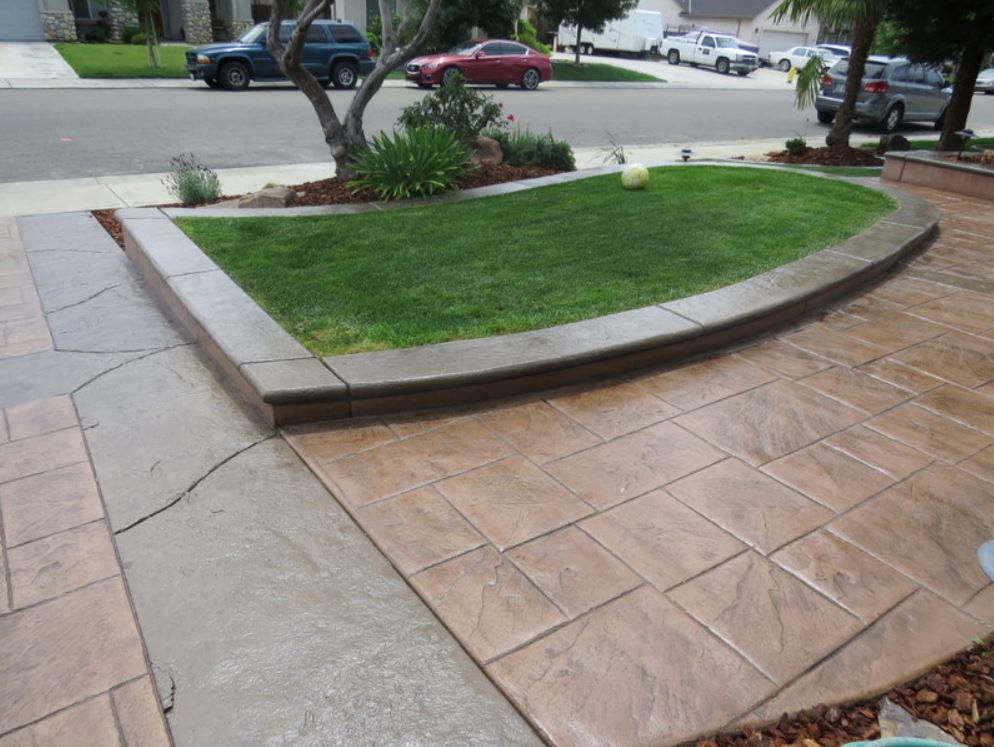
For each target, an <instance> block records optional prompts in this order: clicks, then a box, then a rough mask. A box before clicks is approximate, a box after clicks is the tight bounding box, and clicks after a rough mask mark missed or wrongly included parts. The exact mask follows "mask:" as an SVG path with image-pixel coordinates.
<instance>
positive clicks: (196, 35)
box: [183, 0, 214, 44]
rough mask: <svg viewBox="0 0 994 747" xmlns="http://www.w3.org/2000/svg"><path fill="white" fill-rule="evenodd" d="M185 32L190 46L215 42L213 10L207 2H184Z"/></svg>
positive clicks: (188, 0)
mask: <svg viewBox="0 0 994 747" xmlns="http://www.w3.org/2000/svg"><path fill="white" fill-rule="evenodd" d="M183 32H184V34H185V41H186V42H188V43H189V44H210V43H211V42H212V41H214V30H213V27H212V25H211V9H210V6H209V5H208V4H207V2H206V0H183Z"/></svg>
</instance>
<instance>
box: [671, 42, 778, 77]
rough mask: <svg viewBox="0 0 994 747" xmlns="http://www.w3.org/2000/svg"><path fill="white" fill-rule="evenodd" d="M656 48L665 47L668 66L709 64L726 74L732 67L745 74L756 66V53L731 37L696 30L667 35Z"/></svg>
mask: <svg viewBox="0 0 994 747" xmlns="http://www.w3.org/2000/svg"><path fill="white" fill-rule="evenodd" d="M660 50H666V51H665V54H666V60H667V61H668V62H669V63H670V64H671V65H679V64H680V63H681V62H689V63H690V64H691V65H695V66H696V65H706V66H707V67H713V68H714V69H715V70H717V71H718V72H719V73H722V74H723V75H728V73H730V72H731V71H732V70H734V71H735V72H737V73H738V74H739V75H748V74H749V73H751V72H752V71H753V70H755V69H756V68H758V67H759V55H757V54H756V53H755V52H753V51H750V50H748V49H743V48H742V47H741V46H739V43H738V41H737V40H736V39H735V37H734V36H728V35H725V34H714V33H710V32H696V33H693V34H688V35H686V36H669V37H667V38H666V39H664V40H663V46H662V47H660Z"/></svg>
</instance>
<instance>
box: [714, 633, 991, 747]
mask: <svg viewBox="0 0 994 747" xmlns="http://www.w3.org/2000/svg"><path fill="white" fill-rule="evenodd" d="M887 697H888V698H890V699H891V700H892V701H893V702H894V703H897V704H898V705H899V706H901V707H902V708H904V709H905V710H906V711H908V713H910V714H911V715H912V716H914V717H916V718H919V719H923V720H925V721H929V722H931V723H933V724H935V725H936V726H938V727H939V728H940V729H942V730H944V731H945V732H947V733H948V734H950V735H951V736H952V737H953V738H955V739H956V740H958V741H959V742H962V743H963V744H965V745H968V747H994V636H992V637H990V638H988V639H987V641H986V642H984V643H981V644H977V645H974V646H971V647H970V648H969V649H967V650H966V651H962V652H960V653H959V654H957V655H955V656H953V657H952V658H951V659H948V660H947V661H945V662H943V663H942V664H939V665H938V666H936V667H935V668H933V669H932V670H930V671H929V672H927V673H926V674H924V675H922V676H921V677H918V678H916V679H914V680H911V681H910V682H907V683H905V684H903V685H900V686H899V687H895V688H894V689H892V690H891V691H890V692H889V693H888V694H887ZM879 708H880V698H873V699H872V700H863V701H860V702H857V703H851V704H848V705H842V706H831V707H828V706H825V705H816V706H814V707H813V708H809V709H808V710H806V711H801V712H800V713H798V714H795V715H794V716H792V717H791V716H787V715H784V717H783V718H781V719H780V721H778V722H777V723H775V724H772V725H770V726H767V727H764V728H762V729H747V730H746V731H741V732H729V733H726V734H718V735H716V736H713V737H711V738H709V739H703V740H700V741H698V742H697V747H785V746H786V745H799V746H800V747H837V745H842V744H845V743H846V742H855V741H859V740H863V739H876V738H877V737H879V736H880V726H879V724H878V723H877V714H878V711H879Z"/></svg>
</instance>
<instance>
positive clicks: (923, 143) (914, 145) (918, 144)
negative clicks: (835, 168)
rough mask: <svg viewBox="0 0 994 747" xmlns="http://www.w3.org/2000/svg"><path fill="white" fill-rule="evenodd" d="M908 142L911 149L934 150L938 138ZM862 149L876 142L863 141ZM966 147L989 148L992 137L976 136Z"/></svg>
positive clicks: (869, 147) (874, 146)
mask: <svg viewBox="0 0 994 747" xmlns="http://www.w3.org/2000/svg"><path fill="white" fill-rule="evenodd" d="M908 142H909V143H911V150H935V149H936V148H937V147H938V146H939V139H938V138H935V139H934V140H911V139H910V138H909V140H908ZM860 147H861V148H862V149H863V150H875V149H876V147H877V144H876V143H863V145H861V146H860ZM967 147H968V148H970V149H971V150H973V149H976V150H989V149H991V148H994V137H976V138H974V139H973V140H971V141H970V142H969V143H967Z"/></svg>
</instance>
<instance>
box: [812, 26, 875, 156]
mask: <svg viewBox="0 0 994 747" xmlns="http://www.w3.org/2000/svg"><path fill="white" fill-rule="evenodd" d="M879 22H880V17H879V15H860V16H858V17H857V18H856V19H855V20H854V21H853V28H852V53H851V54H850V55H849V72H848V73H847V75H846V91H845V95H844V96H843V97H842V105H841V106H839V110H838V111H837V112H836V113H835V121H834V122H832V129H831V130H829V133H828V136H827V137H826V138H825V144H826V145H828V146H835V145H843V146H846V147H848V146H849V136H850V135H851V134H852V121H853V114H854V113H855V111H856V97H857V96H859V92H860V91H861V90H862V88H863V75H864V73H865V72H866V58H867V57H869V56H870V47H871V46H872V45H873V36H874V34H875V33H876V30H877V24H878V23H879Z"/></svg>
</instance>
